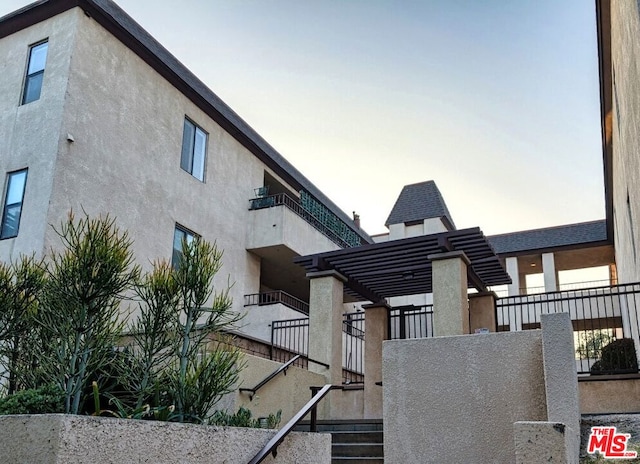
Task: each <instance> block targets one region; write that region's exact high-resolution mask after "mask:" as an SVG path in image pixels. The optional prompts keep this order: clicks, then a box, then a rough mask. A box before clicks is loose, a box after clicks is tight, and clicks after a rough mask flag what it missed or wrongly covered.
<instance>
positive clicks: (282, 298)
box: [244, 290, 309, 316]
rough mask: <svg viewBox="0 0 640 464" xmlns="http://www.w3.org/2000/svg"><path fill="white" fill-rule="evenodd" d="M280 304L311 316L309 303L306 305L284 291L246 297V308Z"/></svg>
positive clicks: (253, 294)
mask: <svg viewBox="0 0 640 464" xmlns="http://www.w3.org/2000/svg"><path fill="white" fill-rule="evenodd" d="M278 303H280V304H282V305H284V306H286V307H287V308H291V309H293V310H295V311H298V312H299V313H302V314H304V315H306V316H308V315H309V303H306V302H304V301H302V300H300V299H298V298H296V297H295V296H293V295H289V294H288V293H287V292H283V291H282V290H276V291H273V292H263V293H252V294H250V295H245V296H244V305H245V306H265V305H271V304H278Z"/></svg>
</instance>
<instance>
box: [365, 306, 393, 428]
mask: <svg viewBox="0 0 640 464" xmlns="http://www.w3.org/2000/svg"><path fill="white" fill-rule="evenodd" d="M363 308H364V321H365V322H364V323H365V331H366V332H365V345H364V418H365V419H382V387H381V386H380V385H376V382H382V342H383V341H384V340H387V339H388V333H389V311H390V310H391V307H389V306H388V305H387V304H386V303H384V302H380V303H375V304H370V305H366V306H363Z"/></svg>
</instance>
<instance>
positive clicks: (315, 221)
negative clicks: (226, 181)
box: [249, 192, 366, 254]
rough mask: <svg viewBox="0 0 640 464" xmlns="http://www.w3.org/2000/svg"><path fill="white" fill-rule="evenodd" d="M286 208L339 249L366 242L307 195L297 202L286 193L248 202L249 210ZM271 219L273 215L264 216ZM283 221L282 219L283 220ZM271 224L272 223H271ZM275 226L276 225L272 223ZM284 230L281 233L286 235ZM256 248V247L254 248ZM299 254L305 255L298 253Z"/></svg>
mask: <svg viewBox="0 0 640 464" xmlns="http://www.w3.org/2000/svg"><path fill="white" fill-rule="evenodd" d="M278 207H280V208H282V207H284V208H286V210H287V211H289V212H292V213H294V215H295V216H297V217H299V218H302V219H303V220H304V221H305V222H306V223H307V224H308V225H310V226H311V227H312V228H313V229H315V230H316V231H318V232H320V233H321V234H322V235H323V236H324V237H326V238H327V239H328V240H329V241H331V242H332V243H333V244H334V245H337V246H339V247H340V248H350V247H354V246H360V245H363V244H365V243H366V242H365V241H364V239H362V237H360V236H359V235H358V234H357V233H356V232H354V230H353V229H352V228H351V227H350V226H349V225H347V224H346V223H345V222H344V221H342V220H341V219H339V218H338V217H337V216H336V215H334V214H333V213H331V212H330V211H329V210H328V209H327V208H326V207H324V206H323V205H322V204H320V203H319V202H317V201H316V200H315V199H313V198H312V197H310V196H309V195H308V194H306V195H305V194H304V192H303V195H302V199H301V200H300V201H299V200H297V199H295V198H292V197H291V196H289V195H287V194H286V193H278V194H275V195H268V196H262V197H258V198H253V199H252V200H250V205H249V210H251V211H256V210H265V209H273V208H278ZM264 216H268V217H270V218H273V219H277V218H275V217H273V215H266V214H265V215H264ZM283 219H284V218H283ZM272 222H273V221H272ZM274 224H276V225H277V223H274ZM286 232H287V231H286V230H283V231H282V232H281V233H285V234H286ZM256 248H258V247H256ZM328 249H331V248H325V249H323V250H318V251H326V250H328ZM300 254H307V253H306V252H305V253H300Z"/></svg>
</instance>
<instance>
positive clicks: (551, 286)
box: [542, 253, 558, 292]
mask: <svg viewBox="0 0 640 464" xmlns="http://www.w3.org/2000/svg"><path fill="white" fill-rule="evenodd" d="M542 272H543V273H544V291H545V292H556V291H558V273H557V272H556V262H555V259H554V257H553V253H542Z"/></svg>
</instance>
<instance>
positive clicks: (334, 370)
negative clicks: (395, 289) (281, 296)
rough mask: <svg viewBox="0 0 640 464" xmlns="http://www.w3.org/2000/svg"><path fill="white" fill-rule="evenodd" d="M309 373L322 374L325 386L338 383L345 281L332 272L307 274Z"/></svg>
mask: <svg viewBox="0 0 640 464" xmlns="http://www.w3.org/2000/svg"><path fill="white" fill-rule="evenodd" d="M307 277H308V278H309V279H311V282H310V284H311V285H310V296H309V359H312V360H315V361H320V362H321V363H324V364H328V365H329V368H326V367H324V366H321V365H319V364H316V363H314V362H309V370H310V371H312V372H317V373H319V374H323V375H324V376H325V377H326V379H327V380H326V381H327V383H332V384H334V385H340V384H341V383H342V314H343V312H344V307H343V305H342V304H343V299H344V298H343V291H344V282H346V280H347V279H346V278H345V277H344V276H343V275H341V274H339V273H338V272H336V271H320V272H310V273H308V274H307Z"/></svg>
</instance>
